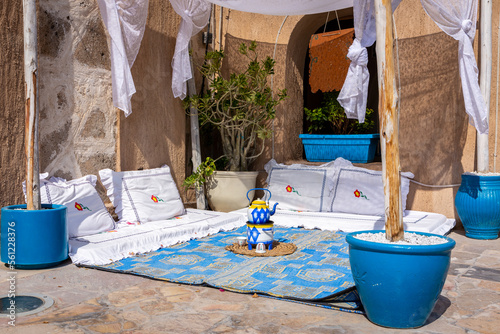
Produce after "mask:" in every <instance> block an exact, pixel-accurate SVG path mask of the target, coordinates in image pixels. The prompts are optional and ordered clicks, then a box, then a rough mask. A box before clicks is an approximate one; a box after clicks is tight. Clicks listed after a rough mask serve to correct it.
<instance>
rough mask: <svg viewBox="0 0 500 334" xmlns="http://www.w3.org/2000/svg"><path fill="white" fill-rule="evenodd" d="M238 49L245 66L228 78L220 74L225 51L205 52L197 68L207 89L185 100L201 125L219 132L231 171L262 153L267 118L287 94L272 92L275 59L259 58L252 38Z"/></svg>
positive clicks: (244, 166)
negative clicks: (208, 125) (195, 110)
mask: <svg viewBox="0 0 500 334" xmlns="http://www.w3.org/2000/svg"><path fill="white" fill-rule="evenodd" d="M239 52H240V53H241V54H242V55H244V56H245V57H246V58H247V60H248V65H247V67H246V69H245V70H243V71H242V72H241V73H231V74H230V75H229V77H224V76H223V73H222V63H223V58H224V53H223V52H222V51H213V52H208V53H207V55H206V56H205V64H204V65H203V66H202V67H201V69H200V71H201V73H202V75H203V76H204V77H205V79H206V80H207V82H208V90H207V92H205V93H204V94H201V95H193V96H192V97H189V98H186V99H185V100H184V101H185V107H186V109H188V108H189V106H193V107H194V108H196V109H197V111H198V114H199V119H200V123H201V125H202V126H203V125H205V124H211V125H213V126H215V128H217V130H218V131H219V133H220V135H221V138H222V148H223V152H224V156H225V157H226V158H227V161H228V166H227V169H228V170H231V171H246V170H248V166H249V164H250V163H251V162H252V161H254V160H255V159H256V158H257V157H258V156H260V155H261V154H262V153H263V152H264V148H265V146H264V141H265V139H267V138H270V137H271V135H272V129H271V122H270V121H271V120H272V119H274V117H275V114H276V107H277V106H278V105H279V104H280V103H281V101H283V100H284V99H285V98H286V97H287V94H286V90H280V91H279V92H278V93H276V94H273V92H272V89H271V87H270V85H269V83H268V80H269V79H270V77H271V75H273V74H274V65H275V61H274V59H272V58H271V57H269V56H268V57H266V58H264V59H263V60H262V61H259V60H258V54H257V43H256V42H255V41H253V42H251V43H250V45H249V46H247V45H246V44H244V43H242V44H241V45H240V48H239ZM188 110H189V109H188ZM259 142H260V148H259V149H258V150H257V148H258V147H259V145H257V143H259Z"/></svg>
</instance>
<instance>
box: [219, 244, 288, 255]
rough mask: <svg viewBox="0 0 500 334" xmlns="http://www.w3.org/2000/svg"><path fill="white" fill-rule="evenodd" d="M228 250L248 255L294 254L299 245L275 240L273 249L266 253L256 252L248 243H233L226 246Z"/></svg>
mask: <svg viewBox="0 0 500 334" xmlns="http://www.w3.org/2000/svg"><path fill="white" fill-rule="evenodd" d="M226 250H228V251H231V252H233V253H236V254H242V255H248V256H259V257H263V256H283V255H289V254H292V253H293V252H295V251H296V250H297V246H295V245H294V244H292V243H286V242H279V241H276V240H274V241H273V249H271V250H266V252H265V253H256V252H255V249H252V250H249V249H248V245H246V244H245V245H242V246H240V245H238V244H237V243H234V244H232V245H228V246H226Z"/></svg>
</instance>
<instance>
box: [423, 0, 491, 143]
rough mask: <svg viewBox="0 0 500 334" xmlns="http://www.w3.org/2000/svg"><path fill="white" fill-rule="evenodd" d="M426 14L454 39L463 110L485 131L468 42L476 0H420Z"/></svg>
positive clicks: (473, 31) (484, 112) (472, 33)
mask: <svg viewBox="0 0 500 334" xmlns="http://www.w3.org/2000/svg"><path fill="white" fill-rule="evenodd" d="M420 2H421V3H422V6H423V7H424V10H425V11H426V12H427V14H428V15H429V17H430V18H431V19H432V20H433V21H434V22H436V24H437V25H438V26H439V27H440V28H441V29H442V30H443V31H444V32H445V33H447V34H448V35H450V36H451V37H453V38H454V39H456V40H458V64H459V70H460V78H461V80H462V91H463V94H464V101H465V111H466V112H467V114H468V115H469V122H470V123H471V124H472V125H474V126H475V127H476V129H477V131H478V132H479V133H488V122H487V113H488V110H486V104H485V102H484V98H483V95H482V94H481V90H480V88H479V82H478V73H479V71H478V69H477V65H476V57H475V56H474V47H473V45H472V42H473V41H474V36H475V34H476V21H477V2H478V1H477V0H420Z"/></svg>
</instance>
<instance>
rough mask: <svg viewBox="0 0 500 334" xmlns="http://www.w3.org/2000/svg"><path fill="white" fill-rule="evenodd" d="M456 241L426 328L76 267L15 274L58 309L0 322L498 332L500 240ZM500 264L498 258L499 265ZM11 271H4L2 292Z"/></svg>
mask: <svg viewBox="0 0 500 334" xmlns="http://www.w3.org/2000/svg"><path fill="white" fill-rule="evenodd" d="M450 237H451V238H453V239H455V241H457V247H456V248H455V250H453V252H452V264H451V267H450V271H449V273H448V277H447V279H446V282H445V286H444V288H443V291H442V293H441V295H440V296H439V299H438V302H437V303H436V306H435V307H434V310H433V312H432V314H431V316H430V318H429V319H428V321H427V323H426V324H425V325H424V326H423V327H421V328H417V329H412V330H396V329H387V328H382V327H379V326H377V325H374V324H372V323H371V322H370V321H369V320H368V319H367V318H366V317H365V316H363V315H359V314H352V313H345V312H340V311H334V310H329V309H323V308H320V307H314V306H307V305H302V304H297V303H292V302H286V301H281V300H275V299H270V298H263V297H257V298H255V297H254V296H253V295H250V294H238V293H232V292H228V291H219V290H218V289H213V288H207V287H201V286H190V285H179V284H173V283H168V282H164V281H158V280H151V279H147V278H142V277H139V276H135V275H124V274H115V273H110V272H105V271H99V270H92V269H85V268H78V267H76V266H74V265H72V264H71V263H70V262H69V261H67V262H65V263H64V264H62V265H60V266H58V267H56V268H51V269H44V270H32V271H29V270H17V274H16V292H17V293H21V294H22V293H23V292H26V293H27V292H35V293H44V294H47V295H49V296H50V297H51V298H52V299H54V305H53V306H52V307H50V308H49V309H47V310H45V311H44V312H41V313H37V314H34V315H30V316H18V317H17V318H16V323H15V325H16V326H15V327H13V326H10V325H9V324H8V322H7V319H6V318H0V332H1V333H6V334H7V333H16V334H17V333H20V334H25V333H27V334H28V333H36V334H39V333H145V334H146V333H147V334H153V333H196V334H198V333H207V334H208V333H278V334H279V333H287V334H288V333H356V334H360V333H361V334H362V333H370V334H371V333H406V334H407V333H425V334H435V333H453V334H455V333H485V334H488V333H495V334H497V333H498V332H499V331H498V328H500V281H499V272H500V268H499V266H498V261H497V259H496V256H497V255H498V254H499V253H498V250H500V240H498V239H497V240H491V241H488V242H486V241H481V240H474V239H470V238H466V237H465V236H464V233H463V231H461V230H458V231H453V232H452V233H451V234H450ZM499 261H500V260H499ZM9 274H10V271H9V269H8V268H6V267H5V266H3V265H1V266H0V294H3V293H4V292H6V291H7V290H8V289H9V286H10V285H9V284H10V283H9Z"/></svg>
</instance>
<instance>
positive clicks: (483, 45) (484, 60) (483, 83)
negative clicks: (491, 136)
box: [477, 0, 493, 173]
mask: <svg viewBox="0 0 500 334" xmlns="http://www.w3.org/2000/svg"><path fill="white" fill-rule="evenodd" d="M480 11H481V14H480V18H479V24H480V28H479V34H480V35H479V36H481V40H480V55H481V58H480V69H479V86H480V87H481V93H482V94H483V98H484V102H485V105H486V110H487V113H486V115H487V116H488V117H487V119H488V120H489V114H490V95H491V62H492V47H491V12H492V11H493V8H492V0H481V9H480ZM477 171H478V172H482V173H487V172H488V171H489V143H488V134H486V133H483V134H480V133H477Z"/></svg>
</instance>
